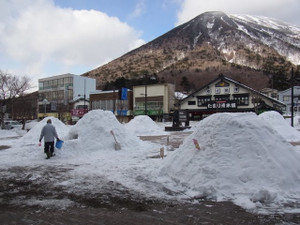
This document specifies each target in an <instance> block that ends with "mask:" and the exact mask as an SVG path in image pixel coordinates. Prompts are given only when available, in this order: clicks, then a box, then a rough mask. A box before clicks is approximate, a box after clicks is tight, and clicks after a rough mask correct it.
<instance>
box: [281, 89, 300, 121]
mask: <svg viewBox="0 0 300 225" xmlns="http://www.w3.org/2000/svg"><path fill="white" fill-rule="evenodd" d="M293 92H294V93H293V101H294V113H295V114H296V115H300V86H294V91H293ZM278 100H279V101H281V102H283V103H284V104H285V105H286V107H285V108H284V109H283V113H284V114H286V115H291V109H292V89H291V88H289V89H287V90H284V91H281V92H279V93H278Z"/></svg>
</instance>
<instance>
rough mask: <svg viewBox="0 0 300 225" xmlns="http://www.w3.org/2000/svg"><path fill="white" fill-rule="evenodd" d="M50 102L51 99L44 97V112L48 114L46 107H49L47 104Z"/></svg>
mask: <svg viewBox="0 0 300 225" xmlns="http://www.w3.org/2000/svg"><path fill="white" fill-rule="evenodd" d="M48 103H49V101H48V100H47V99H44V100H43V104H44V113H45V114H46V107H47V104H48Z"/></svg>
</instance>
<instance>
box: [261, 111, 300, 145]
mask: <svg viewBox="0 0 300 225" xmlns="http://www.w3.org/2000/svg"><path fill="white" fill-rule="evenodd" d="M259 118H261V119H263V120H264V121H266V122H267V123H269V125H270V126H271V127H272V128H273V129H274V130H276V131H277V132H278V133H279V134H280V135H281V136H282V137H284V138H285V139H286V140H287V141H289V142H297V141H300V132H299V131H298V130H297V129H295V128H294V127H292V126H291V125H290V124H289V123H288V122H287V121H286V120H285V119H284V118H283V116H282V115H280V114H279V113H278V112H275V111H269V112H264V113H262V114H260V115H259Z"/></svg>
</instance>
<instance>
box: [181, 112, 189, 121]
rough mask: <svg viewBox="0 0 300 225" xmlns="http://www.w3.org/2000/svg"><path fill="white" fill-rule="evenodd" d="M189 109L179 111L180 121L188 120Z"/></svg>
mask: <svg viewBox="0 0 300 225" xmlns="http://www.w3.org/2000/svg"><path fill="white" fill-rule="evenodd" d="M187 116H188V115H187V111H179V121H180V122H185V121H187V118H188V117H187Z"/></svg>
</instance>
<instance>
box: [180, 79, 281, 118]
mask: <svg viewBox="0 0 300 225" xmlns="http://www.w3.org/2000/svg"><path fill="white" fill-rule="evenodd" d="M177 106H178V108H179V109H180V110H186V111H187V112H188V114H189V117H190V119H191V120H201V119H203V118H204V117H206V116H208V115H210V114H213V113H216V112H256V113H258V114H259V113H261V112H263V111H268V110H276V111H278V112H280V113H282V110H283V108H284V107H285V104H284V103H282V102H280V101H278V100H276V99H274V98H271V97H269V96H267V95H264V94H262V93H261V92H258V91H256V90H254V89H252V88H250V87H248V86H246V85H244V84H242V83H240V82H238V81H235V80H233V79H231V78H228V77H226V76H224V75H222V74H221V75H219V77H218V78H216V79H215V80H213V81H211V82H210V83H209V84H207V85H205V86H204V87H202V88H200V89H199V90H197V91H195V92H194V93H192V94H190V95H189V96H187V97H186V98H184V99H182V100H181V101H179V102H178V103H177Z"/></svg>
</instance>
